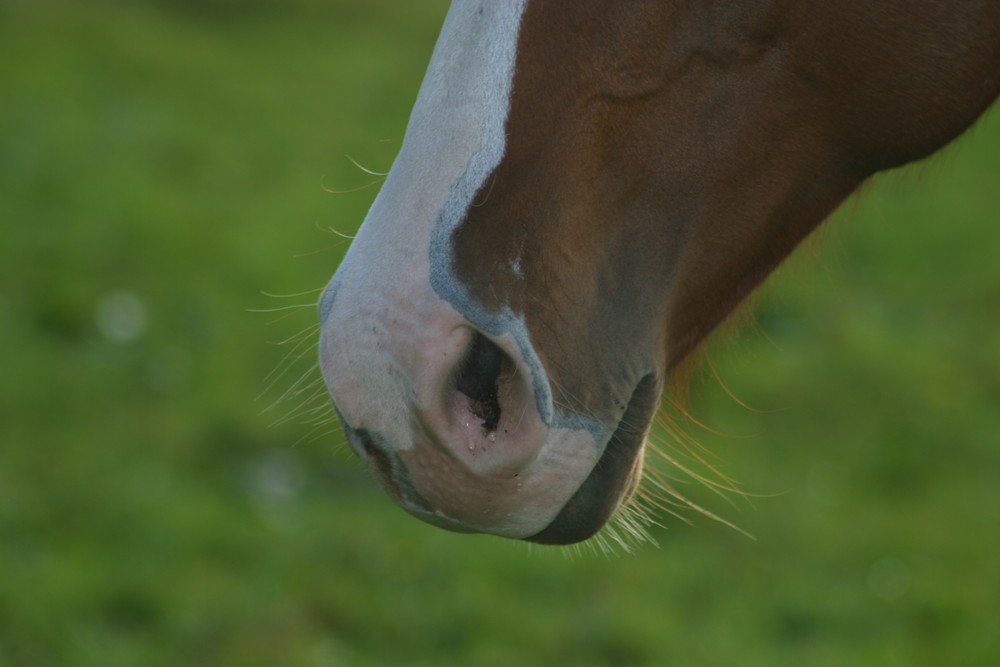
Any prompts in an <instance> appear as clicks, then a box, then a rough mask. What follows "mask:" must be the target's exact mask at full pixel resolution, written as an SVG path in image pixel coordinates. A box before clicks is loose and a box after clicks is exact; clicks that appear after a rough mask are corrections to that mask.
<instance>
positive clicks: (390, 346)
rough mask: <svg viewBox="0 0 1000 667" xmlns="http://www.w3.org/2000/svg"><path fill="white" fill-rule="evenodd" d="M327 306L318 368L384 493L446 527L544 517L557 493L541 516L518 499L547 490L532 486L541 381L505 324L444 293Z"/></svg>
mask: <svg viewBox="0 0 1000 667" xmlns="http://www.w3.org/2000/svg"><path fill="white" fill-rule="evenodd" d="M342 296H343V294H342V293H341V295H340V297H342ZM327 311H328V312H327V313H326V317H325V320H324V323H323V333H322V335H321V339H320V356H321V365H322V369H323V375H324V377H325V379H326V382H327V385H328V388H329V390H330V394H331V397H332V399H333V403H334V405H335V407H336V409H337V413H338V415H339V417H340V419H341V421H342V423H343V424H344V426H345V429H344V430H345V433H347V435H348V441H349V442H350V443H351V446H352V449H354V451H355V452H356V453H357V454H358V456H360V457H361V458H362V459H363V460H364V461H365V462H366V464H367V465H368V467H369V468H370V469H371V471H372V472H373V473H374V476H375V477H376V479H378V481H379V482H380V483H381V485H382V486H383V487H384V488H385V490H386V491H387V492H388V494H389V495H390V496H391V497H392V498H393V500H395V501H396V502H397V503H398V504H399V505H401V506H402V507H403V508H404V509H406V510H407V511H409V512H411V513H413V514H415V515H417V516H418V517H420V518H422V519H424V520H426V521H428V522H430V523H434V524H436V525H440V526H443V527H445V528H452V529H457V530H466V531H468V530H470V529H471V530H478V531H482V532H490V533H494V534H501V535H506V536H510V537H525V536H527V535H529V534H532V531H534V530H536V529H540V528H541V527H544V524H545V523H547V521H548V520H549V519H550V518H551V516H552V515H554V513H555V511H556V510H557V509H558V507H556V506H555V505H556V503H555V502H552V501H546V503H545V509H544V516H539V514H540V513H541V511H540V510H538V508H537V507H536V508H535V511H530V512H528V514H530V516H527V517H526V515H525V513H524V511H523V509H524V505H525V503H527V504H528V505H529V506H530V505H531V502H532V501H531V498H532V496H538V495H541V496H547V495H548V493H549V492H550V489H544V488H543V489H539V488H535V489H534V492H532V487H533V485H534V486H535V487H540V486H541V485H542V482H541V479H542V478H541V476H540V475H539V473H538V471H537V465H535V464H536V462H537V460H538V459H539V457H540V456H543V453H544V451H545V446H546V443H547V440H548V436H549V434H550V430H551V429H550V427H549V425H548V424H547V423H546V421H545V420H544V419H543V411H546V410H545V408H546V407H547V406H546V405H545V399H546V398H547V396H548V393H547V392H545V391H544V388H547V384H544V382H545V381H547V380H545V379H544V378H543V379H541V380H540V379H539V378H538V377H536V376H537V375H538V373H537V371H535V369H534V367H533V365H532V364H531V363H530V361H526V359H525V354H524V353H523V352H522V351H521V349H520V346H519V344H518V342H517V340H516V339H515V338H514V336H513V335H511V334H509V333H505V334H500V335H495V334H491V333H488V332H486V331H484V330H482V329H480V328H477V327H475V326H474V325H472V324H471V323H470V322H468V321H467V320H465V319H464V318H462V317H461V316H460V315H459V314H458V313H456V312H455V311H453V310H451V309H450V308H447V307H444V306H443V304H442V305H439V306H438V307H432V308H425V309H423V310H422V312H420V313H419V315H412V316H410V315H408V314H407V313H408V312H409V311H407V310H404V309H402V308H391V309H382V308H379V309H377V312H376V311H375V310H367V312H364V313H362V312H359V310H358V309H357V308H356V307H355V306H349V305H348V304H347V302H346V300H344V301H341V298H339V297H338V299H336V300H334V303H332V304H330V305H329V306H328V307H327ZM539 387H542V389H541V390H540V389H539ZM540 406H541V407H540ZM547 412H548V413H549V414H551V408H550V407H548V410H547ZM543 458H545V457H544V456H543ZM533 466H534V468H533ZM563 495H565V493H564V494H563Z"/></svg>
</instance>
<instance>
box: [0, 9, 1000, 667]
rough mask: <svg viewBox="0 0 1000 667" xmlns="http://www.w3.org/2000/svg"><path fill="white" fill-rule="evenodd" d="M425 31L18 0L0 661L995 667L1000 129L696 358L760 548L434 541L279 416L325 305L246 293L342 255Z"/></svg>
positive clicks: (0, 402)
mask: <svg viewBox="0 0 1000 667" xmlns="http://www.w3.org/2000/svg"><path fill="white" fill-rule="evenodd" d="M279 7H280V9H278V8H279ZM444 11H445V3H444V2H443V1H441V0H435V1H434V2H430V1H426V2H412V1H410V0H394V1H390V0H377V1H376V0H365V1H364V2H358V1H353V2H347V1H346V0H344V1H339V2H338V1H334V0H330V1H325V0H324V1H321V0H312V1H310V0H295V1H294V2H286V3H278V2H273V3H272V2H265V1H263V0H257V1H256V2H253V1H245V2H237V1H236V0H229V1H226V0H209V1H204V2H197V1H195V0H188V1H187V2H173V3H168V2H131V3H124V2H90V3H75V2H67V1H60V0H51V1H49V2H27V1H24V0H21V1H16V0H0V350H2V352H0V665H19V666H20V665H102V666H113V665H178V664H192V665H279V664H280V665H338V666H339V665H440V664H462V665H487V666H488V665H497V666H500V665H512V664H518V665H552V664H566V665H730V664H740V665H769V666H773V665H845V664H852V665H917V664H924V665H942V664H949V665H951V664H968V665H987V664H997V662H1000V416H998V408H1000V336H998V335H997V327H998V325H1000V262H998V261H997V260H996V255H997V253H998V251H1000V225H998V224H997V222H998V213H1000V189H998V187H997V186H998V184H1000V114H997V113H993V115H992V117H989V118H987V119H985V120H984V121H983V122H982V123H981V124H980V125H979V126H978V127H977V128H976V129H975V131H974V132H973V133H972V134H971V136H969V137H966V138H965V139H963V140H962V141H961V142H960V144H959V145H958V146H956V147H953V148H951V149H949V150H948V151H947V152H946V154H945V155H944V156H941V157H938V158H935V159H934V160H933V161H932V162H931V163H930V164H929V165H923V166H918V167H917V168H915V169H909V170H907V171H905V172H903V173H901V174H898V175H888V176H884V177H882V178H881V179H879V181H878V182H877V184H876V185H875V187H873V188H871V189H870V190H869V191H868V192H867V193H865V194H864V196H863V197H860V198H857V199H855V200H854V201H853V202H852V203H850V204H848V206H846V207H845V209H844V210H843V211H842V212H841V213H840V214H838V216H837V220H835V221H834V222H832V223H831V224H829V225H828V226H827V227H826V228H825V229H824V231H823V232H821V233H820V235H819V238H818V239H817V240H816V241H814V242H812V243H810V248H807V249H805V251H804V252H801V253H799V255H798V256H797V257H796V258H795V259H793V261H792V263H791V265H790V266H789V267H787V268H786V269H784V270H783V271H782V272H781V274H780V275H779V276H778V277H777V278H776V280H774V281H773V282H772V283H771V285H770V286H769V288H768V289H767V290H766V291H765V294H764V295H763V297H762V299H761V304H760V308H759V317H758V319H759V323H760V325H759V327H755V328H749V329H746V330H744V331H742V332H741V333H739V334H738V335H735V336H732V338H735V339H736V340H735V341H728V342H727V344H726V345H720V346H719V350H718V351H717V353H716V354H715V355H714V357H713V358H714V366H715V367H716V369H717V373H718V375H719V376H720V377H721V378H722V379H723V380H724V382H725V385H726V386H727V387H728V388H729V389H730V390H731V391H732V392H733V393H734V394H735V395H736V396H738V397H739V399H740V400H741V401H744V402H746V403H748V404H749V405H750V406H752V407H753V408H754V410H749V409H746V408H743V407H741V406H740V405H738V404H737V403H736V402H735V401H734V400H733V399H732V398H730V397H729V396H728V395H727V393H726V391H724V390H723V388H722V387H721V386H720V383H719V382H718V381H716V380H714V379H711V375H707V376H706V378H707V379H705V380H704V381H702V382H699V383H697V384H696V385H695V388H694V392H693V397H692V402H691V409H692V411H693V413H694V414H695V415H696V416H697V417H698V418H699V419H700V420H702V421H704V422H706V423H708V424H710V425H711V426H712V427H713V428H716V429H718V430H721V431H725V432H727V433H730V434H733V435H727V436H718V435H714V434H712V433H710V432H707V431H701V430H700V429H698V428H697V427H693V426H692V427H691V429H690V430H691V431H692V432H693V434H694V435H695V436H696V437H697V438H698V439H699V441H700V442H702V443H703V444H704V445H705V446H706V447H708V448H709V449H711V450H712V451H713V452H715V453H716V455H717V456H718V457H719V462H720V465H722V466H723V468H724V470H725V472H726V473H727V474H730V475H732V476H733V477H736V478H738V479H740V480H741V481H742V482H743V483H744V487H745V488H746V489H748V490H750V491H752V492H758V493H760V494H762V495H761V497H758V498H754V499H753V501H752V503H751V502H746V501H743V500H739V499H737V500H736V501H735V504H734V506H730V505H728V504H727V503H726V501H725V500H722V499H719V498H717V497H715V496H714V495H712V494H711V493H709V492H707V491H705V490H703V489H699V488H697V487H693V488H691V489H689V491H690V493H691V494H692V495H693V496H694V497H695V498H696V499H697V500H698V501H699V502H701V503H702V504H705V505H707V506H709V507H710V508H711V509H712V510H714V511H716V512H718V513H720V514H722V515H724V516H726V517H727V518H729V519H731V520H733V521H735V522H736V523H738V524H739V525H740V526H741V527H742V528H744V529H746V530H747V531H749V532H751V533H752V534H753V535H755V536H756V538H757V539H756V541H753V540H750V539H747V538H746V537H744V536H742V535H740V534H739V533H737V532H735V531H733V530H730V529H729V528H726V527H724V526H721V525H719V524H716V523H713V522H711V521H708V520H707V519H704V518H701V517H698V516H693V517H691V518H692V519H693V525H687V524H684V523H682V522H680V521H678V520H676V519H672V518H670V517H662V521H663V523H664V524H665V527H664V528H658V529H656V530H655V531H654V536H655V538H656V540H657V541H658V542H659V545H660V547H659V548H654V547H652V546H648V547H645V548H643V549H640V550H639V552H638V553H637V554H635V555H624V556H615V557H611V558H607V557H604V556H601V555H595V554H591V553H588V552H567V551H565V550H558V549H546V548H538V547H535V548H529V547H527V546H525V545H521V544H517V543H510V542H505V541H502V540H498V539H494V538H489V537H482V536H461V535H452V534H448V533H445V532H443V531H440V530H437V529H433V528H431V527H428V526H424V525H422V524H420V523H418V522H416V521H414V520H412V519H411V518H409V517H408V516H406V515H405V514H403V513H402V512H401V511H399V510H398V509H396V508H395V507H394V506H393V505H392V504H391V502H390V501H389V500H388V499H387V498H385V497H384V496H383V494H382V493H381V491H379V490H378V489H377V488H376V485H375V483H374V482H373V481H372V480H370V479H369V477H368V475H367V474H366V473H365V471H364V470H362V469H361V467H360V465H359V464H358V463H357V462H356V461H355V460H353V458H352V457H350V456H349V455H348V452H347V451H346V448H344V447H343V446H342V445H341V444H340V435H339V433H337V432H336V430H335V429H333V428H332V427H330V426H323V425H320V426H319V427H318V428H316V427H315V426H314V425H313V424H310V423H301V422H303V421H306V422H308V420H309V419H311V418H315V417H316V415H317V414H319V415H320V416H325V415H326V413H325V412H324V411H320V412H319V413H313V412H310V411H309V408H311V407H313V406H322V405H323V400H324V399H322V398H321V397H320V399H318V402H316V403H308V402H306V403H305V406H304V409H303V410H301V411H300V412H299V414H298V415H297V416H296V415H293V418H292V419H290V420H284V421H282V420H281V418H282V416H283V415H285V414H286V413H287V411H288V410H289V409H295V406H297V405H300V404H301V403H302V401H308V399H309V398H310V397H311V396H312V393H311V392H310V391H305V392H303V393H302V395H301V396H300V397H298V398H297V399H296V401H298V402H295V401H293V402H292V403H289V404H286V405H283V406H279V407H278V408H276V409H275V410H272V411H269V412H264V413H263V414H262V410H264V409H265V408H266V407H267V406H268V405H269V404H270V403H271V402H273V401H274V400H275V399H277V398H278V397H280V395H281V393H282V392H283V391H284V390H285V389H287V388H288V387H289V386H292V384H293V381H294V380H295V378H297V377H299V376H300V375H302V374H305V377H306V380H307V382H308V381H311V380H313V379H315V375H314V374H313V371H312V370H311V368H312V361H311V355H312V354H313V352H312V350H311V349H308V342H307V343H306V344H305V347H303V346H298V347H297V346H296V344H295V343H294V342H293V343H289V344H286V345H272V344H269V341H281V340H284V339H289V338H292V339H293V340H297V339H296V338H295V337H296V335H297V334H298V333H299V332H300V331H307V330H308V328H309V327H310V326H312V325H313V323H314V320H315V314H314V310H313V309H312V308H311V307H307V308H305V309H302V310H298V309H295V308H289V310H287V311H279V312H276V313H274V314H260V313H253V312H248V311H249V310H250V309H269V308H283V307H291V306H297V305H302V304H305V305H307V306H308V304H309V303H310V302H312V301H314V300H315V298H316V296H315V294H314V293H313V294H305V295H303V296H299V297H282V298H279V297H270V296H265V295H264V294H262V292H268V293H271V294H295V293H300V292H304V291H307V290H311V289H315V288H318V287H320V286H321V285H322V284H323V283H324V282H325V281H326V280H327V279H328V277H329V276H330V274H331V273H332V271H333V269H334V268H335V266H336V264H337V261H338V259H339V257H340V256H341V254H342V252H343V244H342V243H341V240H340V239H339V238H338V237H337V236H336V235H334V234H331V233H329V232H328V231H326V230H328V229H329V228H331V227H333V228H336V229H340V230H344V231H348V232H349V231H351V230H353V229H354V228H355V227H356V225H357V224H358V222H359V221H360V220H361V218H362V217H363V215H364V212H365V209H366V208H367V205H368V204H369V203H370V201H371V199H372V197H373V196H374V194H375V188H368V189H363V190H360V191H357V192H351V193H347V194H332V193H330V192H327V191H326V190H329V189H333V190H351V189H353V188H357V187H360V186H362V185H365V184H367V183H369V182H370V181H371V180H373V179H372V177H370V176H368V175H367V174H365V173H363V172H362V171H360V170H359V169H358V168H357V167H355V166H354V165H353V164H352V163H351V161H350V160H349V159H348V158H347V157H345V156H347V155H350V156H351V157H353V158H355V159H357V160H358V161H359V162H361V163H362V164H364V165H365V166H366V167H368V168H371V169H374V170H376V171H384V170H386V169H387V168H388V167H389V165H390V164H391V160H392V157H393V155H394V154H395V151H396V150H397V149H398V147H399V142H400V140H401V138H402V132H403V128H404V124H405V120H406V117H407V114H408V110H409V107H410V105H411V103H412V100H413V98H414V96H415V94H416V89H417V86H418V85H419V82H420V78H421V75H422V72H423V69H424V67H425V65H426V61H427V58H428V57H429V54H430V49H431V47H432V45H433V41H434V38H435V36H436V33H437V30H438V27H439V25H440V21H441V18H442V17H443V15H444ZM289 354H291V357H292V364H291V368H290V369H289V370H288V372H287V373H286V374H285V376H284V377H283V378H281V379H279V380H278V381H277V382H276V383H275V384H274V385H273V386H271V387H270V388H269V385H268V381H267V380H266V378H267V376H268V373H270V372H271V370H272V369H273V368H275V367H276V366H279V364H280V362H281V360H282V359H283V358H285V357H286V355H289ZM300 355H301V356H302V357H303V358H302V359H301V360H296V359H297V357H298V356H300ZM276 421H278V422H279V423H277V424H275V422H276Z"/></svg>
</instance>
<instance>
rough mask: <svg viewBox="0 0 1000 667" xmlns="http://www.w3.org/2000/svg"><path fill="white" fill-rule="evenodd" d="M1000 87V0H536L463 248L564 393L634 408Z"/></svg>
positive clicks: (609, 419)
mask: <svg viewBox="0 0 1000 667" xmlns="http://www.w3.org/2000/svg"><path fill="white" fill-rule="evenodd" d="M998 93H1000V2H998V1H997V0H843V1H842V2H829V3H824V2H814V1H811V0H774V1H770V2H768V1H763V0H762V1H759V2H747V1H745V0H720V1H718V2H704V1H703V0H664V1H659V2H654V1H641V0H629V1H622V2H578V1H576V0H532V2H530V3H529V4H528V7H527V10H526V15H525V16H524V18H523V23H522V31H521V39H520V44H519V52H518V61H517V70H516V75H515V80H514V92H513V98H512V103H511V111H510V115H509V118H508V125H507V131H508V147H507V153H506V155H505V157H504V160H503V161H502V163H501V164H500V165H499V166H498V167H497V169H496V171H495V172H494V174H493V175H492V177H491V178H490V179H488V184H487V186H485V187H486V188H488V189H489V192H488V193H485V192H484V193H481V195H480V196H479V197H478V198H477V201H478V202H480V203H478V204H477V206H476V207H473V208H472V209H471V210H470V212H469V214H468V216H467V218H466V220H465V221H464V222H463V224H462V225H460V226H459V228H458V229H457V231H456V232H455V235H454V237H453V238H452V243H453V250H454V257H455V261H456V270H457V273H458V275H459V277H460V278H461V279H462V280H463V281H464V282H465V283H466V284H467V286H468V287H469V289H470V291H471V293H472V294H473V295H474V297H475V298H476V299H477V300H478V301H479V302H480V303H482V304H483V305H484V306H485V307H487V308H488V309H492V310H500V309H501V308H503V307H510V308H511V309H512V310H514V311H515V312H517V313H524V315H525V318H526V321H527V324H528V327H529V329H530V331H531V337H532V341H533V342H534V344H535V345H536V347H537V350H538V354H539V356H540V358H541V359H542V361H543V363H544V364H545V366H546V369H547V371H548V372H549V374H550V376H551V378H552V381H553V392H554V396H555V399H556V401H557V403H558V404H559V405H560V406H561V407H562V409H564V410H567V411H570V412H579V413H581V414H585V415H587V416H589V417H592V418H595V419H598V420H600V421H602V422H605V423H610V424H614V423H617V422H618V420H619V419H620V418H621V415H622V414H623V412H624V411H625V404H626V403H627V402H628V401H629V399H630V397H631V396H632V391H633V389H634V388H635V387H636V386H637V385H638V384H639V383H640V381H642V380H643V378H647V377H650V376H652V377H654V378H655V383H656V387H657V392H658V391H659V390H660V389H661V388H662V386H663V385H664V383H665V382H670V381H671V380H670V379H669V378H670V376H671V375H672V374H673V375H677V376H680V375H683V373H682V372H681V371H682V369H684V368H685V365H684V364H683V362H684V360H685V359H688V358H689V357H690V355H691V353H692V351H693V350H695V349H696V348H697V346H698V345H699V344H700V343H701V342H702V341H703V340H704V339H705V338H706V336H708V334H709V333H710V332H712V331H713V330H714V329H715V328H716V327H717V326H718V325H719V323H720V322H722V321H723V320H724V319H725V318H726V317H727V315H729V314H730V313H731V312H732V311H733V309H734V308H735V307H736V306H737V305H738V304H739V303H741V302H742V301H743V300H744V299H745V298H746V297H747V295H748V294H750V293H751V292H752V291H753V290H754V289H755V288H756V287H757V286H758V285H759V284H760V283H761V281H763V280H764V279H765V278H766V277H767V275H768V274H770V273H771V272H772V271H773V270H774V268H775V267H776V266H777V265H778V264H779V263H780V262H782V261H783V260H784V259H785V257H786V256H787V255H788V254H789V253H790V252H791V251H792V250H793V249H794V248H795V247H796V246H797V245H798V244H799V243H800V242H801V241H802V240H803V239H804V238H805V237H806V236H807V235H809V234H810V232H811V231H812V230H813V229H814V228H815V227H816V226H817V225H818V224H819V223H820V222H821V221H822V220H823V219H824V218H826V217H827V216H828V215H829V214H830V212H831V211H833V210H834V209H835V208H836V207H837V206H838V205H839V204H840V203H841V202H842V201H843V200H844V199H845V198H846V197H847V196H848V195H849V194H850V193H851V192H853V191H855V189H857V188H858V187H859V186H860V185H861V184H862V183H864V182H865V180H866V179H867V178H869V177H870V176H871V175H872V174H874V173H876V172H878V171H881V170H884V169H888V168H891V167H894V166H898V165H901V164H904V163H907V162H910V161H912V160H916V159H920V158H922V157H925V156H927V155H929V154H930V153H932V152H934V151H935V150H937V149H938V148H940V147H941V146H943V145H945V144H946V143H948V142H949V141H951V140H953V139H954V138H955V137H957V136H958V135H959V134H961V132H963V131H964V130H965V129H966V128H967V127H968V126H969V125H970V124H971V123H972V122H973V121H974V120H975V119H976V118H977V117H978V116H979V115H980V114H981V113H982V112H983V111H984V110H985V109H986V108H987V107H988V106H989V105H990V104H991V103H992V102H993V100H994V99H995V98H996V97H997V95H998ZM487 194H488V196H487ZM515 266H517V267H519V270H514V269H513V268H512V267H515ZM649 418H651V415H649ZM618 468H619V469H620V468H621V466H618ZM599 474H600V473H599ZM609 474H611V473H609ZM614 474H620V473H617V472H616V473H614ZM617 483H618V486H619V488H621V487H624V486H625V485H626V484H627V483H628V480H627V479H625V478H622V479H620V480H618V482H617ZM606 486H607V485H599V488H606ZM580 503H582V505H581V507H589V506H593V507H598V506H599V507H600V509H595V510H594V511H595V512H598V513H599V514H601V515H604V514H607V513H608V512H609V511H610V510H609V509H608V508H609V507H611V506H612V505H614V506H617V502H611V501H608V500H607V499H600V498H589V499H581V500H580ZM587 503H589V505H587ZM613 509H614V508H613V507H611V510H613ZM582 511H583V510H580V509H579V508H577V510H574V512H575V514H576V515H579V514H580V513H581V512H582ZM563 532H565V533H566V534H568V535H573V534H575V533H574V532H573V530H572V529H570V530H567V531H563ZM560 535H562V533H560ZM560 539H562V538H560Z"/></svg>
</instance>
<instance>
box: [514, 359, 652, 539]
mask: <svg viewBox="0 0 1000 667" xmlns="http://www.w3.org/2000/svg"><path fill="white" fill-rule="evenodd" d="M661 389H662V385H661V383H660V382H659V380H657V378H656V376H654V375H652V374H651V375H647V376H646V377H644V378H643V379H642V380H641V381H640V382H639V384H638V386H636V388H635V390H634V391H633V393H632V398H631V400H630V401H629V403H628V407H627V408H626V410H625V414H624V415H623V416H622V418H621V420H620V421H619V422H618V427H617V428H616V429H615V431H614V433H612V435H611V437H610V438H609V439H608V442H607V444H606V445H605V447H604V452H603V453H602V454H601V458H600V459H599V460H598V462H597V464H596V465H595V466H594V468H593V470H592V471H591V472H590V475H588V476H587V478H586V479H585V480H584V482H583V483H582V484H581V485H580V487H579V489H577V491H576V493H575V494H573V497H572V498H570V500H569V502H568V503H566V505H565V506H564V507H563V508H562V510H561V511H560V512H559V514H557V515H556V518H555V519H554V520H553V521H552V523H550V524H549V525H548V526H547V527H546V528H545V529H544V530H542V531H541V532H539V533H537V534H535V535H532V536H531V537H528V538H525V539H526V540H527V541H529V542H536V543H538V544H554V545H560V544H562V545H565V544H573V543H575V542H582V541H583V540H586V539H588V538H590V537H593V536H594V535H595V534H596V533H597V532H598V531H599V530H600V529H601V528H603V527H604V525H605V524H606V523H607V522H608V521H610V520H611V519H612V517H614V515H615V513H616V512H617V511H618V510H619V509H620V508H621V507H623V506H624V505H625V504H626V503H628V501H629V500H630V499H631V497H632V496H633V495H634V494H635V492H636V490H637V489H638V488H639V482H640V481H641V479H642V467H643V453H644V451H645V443H646V435H647V433H648V431H649V426H650V424H651V422H652V419H653V415H654V414H655V413H656V408H657V406H658V404H659V397H660V392H661Z"/></svg>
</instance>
